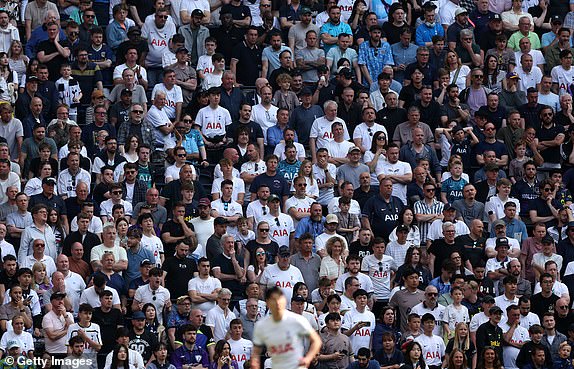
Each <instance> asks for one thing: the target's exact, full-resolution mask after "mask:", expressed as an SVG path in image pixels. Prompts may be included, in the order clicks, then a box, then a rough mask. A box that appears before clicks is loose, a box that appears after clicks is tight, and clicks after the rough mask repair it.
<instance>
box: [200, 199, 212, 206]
mask: <svg viewBox="0 0 574 369" xmlns="http://www.w3.org/2000/svg"><path fill="white" fill-rule="evenodd" d="M198 206H207V207H210V206H211V201H209V199H208V198H207V197H204V198H202V199H199V205H198Z"/></svg>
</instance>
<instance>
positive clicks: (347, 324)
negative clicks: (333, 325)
mask: <svg viewBox="0 0 574 369" xmlns="http://www.w3.org/2000/svg"><path fill="white" fill-rule="evenodd" d="M359 322H369V323H370V324H369V325H368V326H366V327H362V328H359V329H357V330H356V331H355V332H354V333H353V334H352V335H351V336H350V337H349V340H350V341H351V346H352V347H353V352H358V351H359V349H360V348H361V347H370V344H371V335H372V334H373V332H374V330H375V323H376V321H375V314H373V313H372V312H371V311H369V310H368V309H366V308H365V311H364V312H362V313H360V312H359V311H357V309H356V308H355V309H352V310H350V311H348V312H347V313H346V314H345V315H343V321H342V322H341V329H347V330H348V329H351V328H353V326H355V324H357V323H359Z"/></svg>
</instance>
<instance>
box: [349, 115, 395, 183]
mask: <svg viewBox="0 0 574 369" xmlns="http://www.w3.org/2000/svg"><path fill="white" fill-rule="evenodd" d="M376 132H384V133H385V137H389V134H388V133H387V129H386V128H385V126H382V125H380V124H378V123H374V124H373V126H372V127H369V126H367V124H366V123H361V124H359V125H358V126H357V127H355V130H354V131H353V140H354V139H355V138H361V139H362V141H361V144H362V145H363V147H364V148H366V149H367V150H368V151H370V149H371V145H372V144H373V136H374V135H375V133H376ZM381 158H382V156H381ZM381 158H379V160H380V159H381ZM377 184H378V182H377Z"/></svg>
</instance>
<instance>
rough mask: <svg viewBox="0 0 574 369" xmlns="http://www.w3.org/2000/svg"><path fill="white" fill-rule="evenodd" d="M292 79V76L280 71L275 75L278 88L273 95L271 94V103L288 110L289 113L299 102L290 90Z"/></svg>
mask: <svg viewBox="0 0 574 369" xmlns="http://www.w3.org/2000/svg"><path fill="white" fill-rule="evenodd" d="M292 81H293V78H292V77H291V76H290V75H289V74H287V73H281V74H280V75H279V76H277V84H278V85H279V88H280V89H279V90H277V91H275V95H273V105H275V106H277V108H285V109H287V110H289V113H291V112H292V111H293V109H295V108H296V107H297V106H299V105H300V104H301V103H300V102H299V98H298V97H297V95H296V94H295V92H293V91H291V90H290V89H291V82H292Z"/></svg>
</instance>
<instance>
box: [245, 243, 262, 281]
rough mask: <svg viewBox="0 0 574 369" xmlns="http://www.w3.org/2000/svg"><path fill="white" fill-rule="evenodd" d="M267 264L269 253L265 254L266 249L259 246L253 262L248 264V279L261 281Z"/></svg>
mask: <svg viewBox="0 0 574 369" xmlns="http://www.w3.org/2000/svg"><path fill="white" fill-rule="evenodd" d="M266 266H267V255H266V254H265V249H264V248H263V247H258V248H256V249H255V253H254V258H253V262H252V263H250V264H249V265H248V266H247V280H248V281H249V282H257V283H259V280H260V279H261V276H262V274H263V271H264V270H265V267H266Z"/></svg>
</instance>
